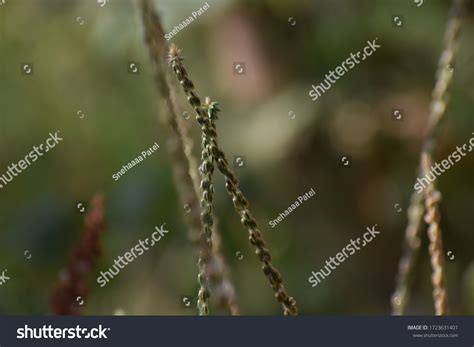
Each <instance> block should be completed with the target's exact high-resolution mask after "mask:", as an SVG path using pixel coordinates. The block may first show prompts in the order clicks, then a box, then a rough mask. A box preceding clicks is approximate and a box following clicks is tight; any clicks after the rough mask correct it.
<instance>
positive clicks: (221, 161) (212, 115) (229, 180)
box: [169, 44, 298, 315]
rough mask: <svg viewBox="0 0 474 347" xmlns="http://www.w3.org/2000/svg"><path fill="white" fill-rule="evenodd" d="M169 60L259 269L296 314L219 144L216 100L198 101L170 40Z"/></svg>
mask: <svg viewBox="0 0 474 347" xmlns="http://www.w3.org/2000/svg"><path fill="white" fill-rule="evenodd" d="M169 63H170V65H171V67H172V69H173V71H174V73H175V75H176V77H177V79H178V81H179V83H180V84H181V86H182V87H183V89H184V92H185V94H186V96H187V98H188V101H189V103H190V104H191V106H192V107H193V108H194V110H195V112H196V120H197V122H198V123H199V125H200V126H201V131H202V132H203V134H205V136H207V137H209V138H210V139H211V145H210V148H211V152H212V155H213V157H214V160H215V161H216V164H217V167H218V168H219V170H220V171H221V173H222V174H223V175H224V177H225V181H226V189H227V192H228V193H229V195H230V196H231V197H232V201H233V203H234V207H235V210H236V211H237V213H238V214H239V215H240V217H241V223H242V224H243V226H244V227H245V228H246V229H247V231H248V233H249V240H250V243H251V244H252V245H253V246H254V247H255V248H256V250H255V253H256V254H257V256H258V258H259V259H260V262H261V263H262V270H263V272H264V274H265V276H266V277H267V278H268V280H269V282H270V284H271V286H272V289H273V291H274V293H275V298H276V299H277V301H278V302H280V303H281V305H282V307H283V312H284V314H285V315H296V314H298V309H297V307H296V302H295V300H294V299H293V298H292V297H290V296H289V295H288V293H287V291H286V289H285V287H284V285H283V277H282V276H281V274H280V273H279V271H278V270H277V269H276V268H275V267H274V266H273V264H272V262H271V255H270V252H269V250H268V249H267V248H266V245H265V241H264V240H263V236H262V234H261V232H260V230H259V229H258V226H257V223H256V221H255V219H254V218H253V217H252V215H251V213H250V211H249V203H248V201H247V199H246V198H245V196H244V194H243V193H242V191H241V190H240V189H239V183H238V179H237V177H236V176H235V174H234V173H233V172H232V170H231V169H230V168H229V165H228V162H227V159H226V157H225V154H224V152H223V151H222V150H221V149H220V147H219V145H218V142H217V132H216V128H215V123H214V121H215V120H216V119H217V113H218V111H219V109H218V107H217V104H216V103H208V104H206V105H201V99H200V98H199V96H198V95H197V94H196V91H195V89H194V84H193V82H192V81H191V80H190V79H189V77H188V73H187V71H186V69H185V67H184V65H183V59H182V57H181V56H180V51H179V50H178V48H177V46H176V45H173V44H172V45H171V46H170V50H169ZM206 110H207V112H206ZM208 112H209V115H208Z"/></svg>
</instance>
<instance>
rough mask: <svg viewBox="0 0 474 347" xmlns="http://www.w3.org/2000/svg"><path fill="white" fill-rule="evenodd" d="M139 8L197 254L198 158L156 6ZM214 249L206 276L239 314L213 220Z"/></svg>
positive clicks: (144, 4)
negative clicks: (170, 76) (178, 102)
mask: <svg viewBox="0 0 474 347" xmlns="http://www.w3.org/2000/svg"><path fill="white" fill-rule="evenodd" d="M139 7H140V12H141V16H142V20H143V24H144V28H145V41H146V43H147V45H148V48H149V54H150V59H151V61H152V64H153V67H154V71H155V73H154V78H155V84H156V86H157V89H158V91H159V92H160V94H161V99H163V100H164V102H165V106H166V112H161V115H162V117H161V118H162V121H163V122H164V123H165V124H166V125H168V126H170V127H171V129H172V130H173V132H174V134H175V137H174V138H173V139H171V141H170V143H169V146H168V150H169V152H170V154H171V156H172V159H173V171H174V177H175V182H176V188H177V190H178V196H179V199H180V202H181V204H182V205H183V206H185V207H186V210H187V211H186V213H185V219H186V222H187V224H188V226H189V233H188V237H189V239H190V241H191V243H192V244H193V245H194V247H195V249H196V250H197V251H198V254H201V253H202V251H203V249H206V247H207V246H206V245H205V244H203V243H202V242H201V239H200V233H201V220H200V219H201V217H200V205H199V198H198V196H199V195H200V188H199V186H200V184H199V176H198V172H199V171H198V165H197V160H196V158H195V157H194V155H193V146H194V145H193V141H192V139H191V137H190V136H189V132H188V128H187V124H186V122H185V121H184V119H182V118H181V117H179V116H178V115H179V114H180V112H179V111H178V107H177V105H176V102H175V100H174V95H175V94H176V92H175V88H174V85H173V84H172V83H171V81H170V80H169V79H168V78H167V77H168V76H167V75H168V69H167V68H165V64H164V62H165V61H166V60H165V57H166V52H167V47H168V45H167V43H166V42H165V41H164V30H163V27H162V25H161V21H160V18H159V16H158V14H157V13H156V10H155V9H154V7H153V6H152V5H151V3H150V1H149V0H140V1H139ZM212 242H213V246H214V249H213V253H211V254H210V255H209V257H210V258H209V259H208V261H207V267H206V269H205V271H206V272H207V278H209V280H210V283H209V284H210V286H211V289H212V292H213V293H215V297H216V298H217V300H218V303H219V305H220V306H221V307H222V308H223V309H224V310H225V311H226V312H228V313H230V314H232V315H238V314H239V308H238V305H237V299H236V295H235V289H234V285H233V284H232V282H231V280H230V270H229V268H228V266H227V264H226V261H225V258H224V256H223V254H222V251H221V238H220V234H219V232H218V230H217V223H216V222H215V221H214V225H213V233H212Z"/></svg>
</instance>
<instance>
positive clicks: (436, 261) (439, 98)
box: [392, 0, 465, 315]
mask: <svg viewBox="0 0 474 347" xmlns="http://www.w3.org/2000/svg"><path fill="white" fill-rule="evenodd" d="M464 5H465V1H464V0H454V1H453V5H452V8H451V14H450V16H449V20H448V24H447V28H446V32H445V36H444V49H443V52H442V54H441V57H440V59H439V63H438V71H437V78H436V84H435V87H434V90H433V94H432V101H431V105H430V115H429V119H428V131H427V135H426V138H425V142H424V144H423V149H422V153H421V158H420V176H421V177H423V176H427V175H428V174H429V172H430V170H431V165H432V163H433V161H434V160H433V153H434V150H435V147H436V144H437V138H438V133H439V129H440V124H441V121H442V119H443V118H444V116H445V114H446V108H447V104H448V91H449V87H450V86H451V82H452V78H453V70H454V69H453V67H454V61H455V57H456V53H457V48H458V42H459V34H460V29H461V23H462V14H463V9H464ZM417 194H418V193H416V192H414V193H413V195H412V200H411V201H412V205H411V206H410V209H413V210H418V212H417V213H415V214H414V215H413V216H412V217H411V218H410V217H409V225H408V228H407V231H406V236H405V241H406V242H407V241H408V242H407V244H406V246H405V247H406V249H407V252H406V253H405V255H404V256H403V257H402V259H401V261H400V266H399V274H398V276H397V278H398V279H399V283H398V285H397V291H396V292H395V294H394V296H393V297H392V303H393V304H394V308H393V310H394V314H403V313H404V310H405V306H406V303H407V296H408V287H409V284H408V281H407V280H408V278H409V277H410V276H411V274H412V273H413V268H414V265H415V258H416V255H417V254H418V248H419V242H420V229H421V228H420V225H421V219H422V212H421V207H420V204H421V203H422V202H423V201H424V202H425V209H426V215H425V221H426V223H428V236H429V239H430V248H429V249H430V256H431V265H432V268H433V274H432V283H433V299H434V302H435V312H436V314H437V315H444V314H446V313H447V311H448V303H447V293H446V288H445V271H444V253H443V246H442V234H441V229H440V226H439V222H440V213H439V201H440V197H441V194H440V193H439V191H437V189H436V184H435V182H434V181H433V182H430V183H429V184H428V186H427V187H426V189H425V191H424V193H423V196H422V197H416V196H415V195H417ZM397 295H398V297H397ZM397 299H398V301H397ZM394 301H395V302H394ZM397 304H398V305H397ZM397 306H399V307H397Z"/></svg>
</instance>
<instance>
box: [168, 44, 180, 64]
mask: <svg viewBox="0 0 474 347" xmlns="http://www.w3.org/2000/svg"><path fill="white" fill-rule="evenodd" d="M181 61H183V58H181V49H179V48H178V46H177V45H176V44H175V43H172V44H170V48H169V51H168V62H169V64H170V65H171V64H172V63H173V62H181Z"/></svg>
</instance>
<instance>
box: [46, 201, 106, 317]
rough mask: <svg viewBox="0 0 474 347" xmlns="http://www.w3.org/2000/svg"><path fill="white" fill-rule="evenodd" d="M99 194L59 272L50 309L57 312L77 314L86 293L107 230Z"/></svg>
mask: <svg viewBox="0 0 474 347" xmlns="http://www.w3.org/2000/svg"><path fill="white" fill-rule="evenodd" d="M104 201H105V200H104V196H103V195H102V194H95V195H94V197H93V198H92V200H91V211H90V212H88V213H87V215H86V216H85V218H84V230H83V232H82V234H81V237H80V239H79V241H78V242H77V244H76V245H75V246H74V248H73V249H72V251H71V254H70V256H69V261H68V264H67V266H66V268H65V269H63V270H62V271H61V272H60V276H59V282H58V283H57V285H56V287H55V289H54V292H53V295H52V296H51V301H50V309H51V312H52V313H54V314H57V315H80V314H81V312H82V305H84V304H87V298H88V296H89V292H90V290H89V284H88V282H89V278H88V277H89V274H90V273H91V272H92V270H93V268H94V266H95V265H96V262H97V259H98V258H99V256H100V253H101V246H100V241H101V238H102V235H103V233H104V232H105V230H106V227H107V226H106V223H105V207H104V205H105V202H104Z"/></svg>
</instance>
